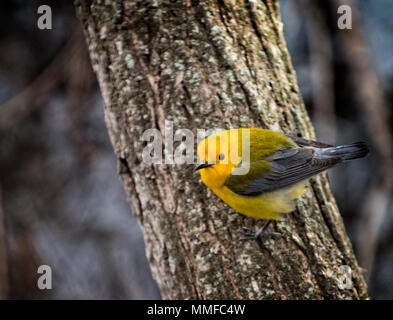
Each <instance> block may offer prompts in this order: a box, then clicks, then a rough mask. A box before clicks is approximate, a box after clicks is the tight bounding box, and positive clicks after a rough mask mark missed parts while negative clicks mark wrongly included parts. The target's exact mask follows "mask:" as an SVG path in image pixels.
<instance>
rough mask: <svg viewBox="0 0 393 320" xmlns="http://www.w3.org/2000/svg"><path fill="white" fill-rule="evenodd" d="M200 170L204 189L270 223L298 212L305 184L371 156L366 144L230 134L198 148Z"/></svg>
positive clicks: (265, 133)
mask: <svg viewBox="0 0 393 320" xmlns="http://www.w3.org/2000/svg"><path fill="white" fill-rule="evenodd" d="M197 152H198V157H199V163H198V164H197V166H196V167H195V170H197V171H199V172H200V174H201V179H202V181H203V183H204V184H205V185H206V186H207V187H209V188H210V189H211V190H212V191H213V192H214V193H215V194H216V195H217V196H218V197H220V198H221V199H222V200H223V201H224V202H226V203H227V204H228V205H229V206H230V207H232V208H233V209H234V210H236V211H237V212H239V213H241V214H244V215H246V216H249V217H253V218H257V219H265V220H268V221H267V222H266V223H265V224H264V226H263V227H262V229H261V230H259V231H258V232H249V231H248V232H245V235H246V238H247V239H251V238H257V237H259V236H261V235H262V234H264V233H263V230H264V229H265V228H266V227H267V225H268V224H269V222H270V221H271V220H277V219H279V218H280V217H281V216H282V215H283V214H285V213H289V212H291V211H293V209H294V202H293V200H294V199H295V198H297V197H299V196H300V195H302V194H303V193H304V187H305V183H306V180H307V179H309V178H310V177H312V176H314V175H316V174H318V173H321V172H322V171H325V170H327V169H329V168H331V167H333V166H335V165H336V164H338V163H340V162H343V161H347V160H352V159H357V158H362V157H364V156H366V155H367V153H368V152H369V150H368V147H367V145H366V144H365V143H364V142H356V143H353V144H349V145H343V146H338V147H334V146H332V145H328V144H325V143H321V142H316V141H312V140H306V139H302V138H291V137H289V136H286V135H284V134H281V133H278V132H274V131H271V130H266V129H254V128H251V129H246V128H245V129H232V130H225V131H221V132H218V133H215V134H213V135H210V136H209V137H207V138H205V139H204V140H202V141H201V142H200V143H199V145H198V150H197Z"/></svg>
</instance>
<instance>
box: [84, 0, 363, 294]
mask: <svg viewBox="0 0 393 320" xmlns="http://www.w3.org/2000/svg"><path fill="white" fill-rule="evenodd" d="M76 7H77V12H78V15H79V17H80V19H81V21H82V22H83V25H84V27H85V32H86V38H87V41H88V45H89V51H90V56H91V60H92V63H93V68H94V70H95V72H96V74H97V77H98V80H99V83H100V87H101V92H102V95H103V98H104V102H105V115H106V122H107V126H108V129H109V132H110V137H111V140H112V144H113V146H114V149H115V152H116V154H117V157H118V159H119V171H120V175H121V178H122V180H123V183H124V185H125V189H126V192H127V194H128V196H129V201H130V203H131V205H132V207H133V209H134V213H135V214H136V216H137V217H138V219H139V222H140V224H141V226H142V229H143V231H144V234H145V240H146V249H147V256H148V259H149V261H150V265H151V268H152V272H153V276H154V277H155V279H156V281H157V282H158V285H159V287H160V289H161V293H162V295H163V297H164V298H194V299H196V298H204V299H207V298H209V299H211V298H226V299H227V298H234V299H244V298H249V299H254V298H267V299H268V298H271V299H274V298H275V299H278V298H284V299H285V298H330V299H335V298H336V299H340V298H349V299H351V298H352V299H359V298H367V292H366V285H365V283H364V281H363V278H362V275H361V273H360V270H359V267H358V265H357V262H356V259H355V257H354V255H353V251H352V247H351V244H350V242H349V239H348V237H347V235H346V233H345V230H344V226H343V223H342V220H341V217H340V215H339V212H338V209H337V207H336V204H335V201H334V198H333V196H332V194H331V192H330V189H329V185H328V183H327V180H326V177H323V178H320V177H319V178H316V179H313V180H312V183H311V187H310V188H308V190H307V192H306V194H305V196H303V198H302V200H301V201H299V202H298V206H297V207H298V210H297V211H296V212H295V213H294V214H293V215H289V216H288V218H287V220H285V221H280V222H278V223H276V224H275V226H274V228H275V230H276V231H277V232H279V233H281V235H282V236H281V237H280V238H279V239H274V240H272V239H264V240H263V241H259V242H247V243H244V242H242V241H240V238H239V235H238V234H237V233H236V230H237V229H240V228H241V227H242V226H244V225H247V226H249V227H250V226H252V227H254V228H256V227H257V226H260V225H261V223H262V222H261V221H255V220H252V219H248V218H245V217H242V216H240V215H238V214H237V213H235V212H233V211H232V210H230V209H229V208H228V207H226V206H224V204H222V203H221V202H218V201H217V200H216V198H215V196H214V195H213V194H211V192H209V191H208V190H207V189H206V188H204V187H203V186H201V184H200V183H199V182H198V181H199V178H198V177H196V176H195V175H193V171H192V168H191V166H189V167H186V166H179V165H165V164H164V165H149V164H146V163H143V161H142V159H141V154H142V150H143V148H144V143H143V142H142V141H141V140H140V139H139V138H138V137H141V136H142V133H143V132H144V130H146V129H148V128H157V129H159V130H160V131H161V133H162V135H164V132H165V121H166V120H170V121H173V122H174V124H175V127H176V128H191V129H192V130H193V132H194V133H195V132H196V129H197V128H211V127H226V128H228V127H240V126H241V127H265V128H266V127H269V128H272V129H276V130H282V131H284V132H288V133H289V132H290V133H294V132H296V133H298V135H299V136H303V137H306V138H313V136H314V133H313V128H312V125H311V123H310V121H309V118H308V116H307V113H306V111H305V109H304V106H303V103H302V100H301V97H300V94H299V91H298V88H297V84H296V79H295V73H294V71H293V68H292V65H291V62H290V58H289V54H288V51H287V48H286V44H285V41H284V37H283V34H282V25H281V21H280V16H279V9H278V3H277V1H273V0H269V1H261V2H251V1H244V2H243V1H241V2H237V3H236V4H233V3H232V2H228V1H222V0H220V1H184V2H161V1H157V2H145V1H123V2H121V3H120V2H111V3H109V4H108V3H103V2H100V1H76ZM342 265H348V266H349V267H350V268H351V270H352V279H353V286H352V287H351V288H350V289H344V290H341V289H340V288H339V279H340V276H341V274H340V272H339V270H340V267H341V266H342Z"/></svg>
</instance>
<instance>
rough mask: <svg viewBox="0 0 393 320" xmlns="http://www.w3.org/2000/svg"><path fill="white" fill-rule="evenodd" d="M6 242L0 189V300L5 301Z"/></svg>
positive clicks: (6, 283)
mask: <svg viewBox="0 0 393 320" xmlns="http://www.w3.org/2000/svg"><path fill="white" fill-rule="evenodd" d="M6 240H7V239H6V234H5V225H4V213H3V204H2V194H1V188H0V300H3V299H7V296H8V294H7V292H8V259H7V244H6Z"/></svg>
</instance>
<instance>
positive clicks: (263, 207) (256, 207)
mask: <svg viewBox="0 0 393 320" xmlns="http://www.w3.org/2000/svg"><path fill="white" fill-rule="evenodd" d="M304 187H305V182H301V183H298V184H295V185H293V186H291V187H288V188H285V189H280V190H278V191H273V192H267V193H264V194H262V195H260V196H255V197H248V196H241V195H239V194H237V193H234V192H232V191H231V190H230V189H229V188H227V187H225V186H223V187H221V188H217V189H213V191H214V193H215V194H216V195H217V196H218V197H220V198H221V199H222V200H223V201H224V202H226V203H227V204H228V205H229V206H230V207H232V208H233V209H234V210H236V211H237V212H239V213H241V214H244V215H246V216H249V217H252V218H256V219H269V220H270V219H271V220H277V219H280V218H281V216H282V215H283V214H284V213H289V212H291V211H293V210H294V202H293V199H295V198H297V197H299V196H300V195H302V194H303V193H304Z"/></svg>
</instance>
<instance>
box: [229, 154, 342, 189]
mask: <svg viewBox="0 0 393 320" xmlns="http://www.w3.org/2000/svg"><path fill="white" fill-rule="evenodd" d="M260 161H264V162H265V164H266V161H268V162H270V170H259V172H260V174H259V175H258V174H257V173H258V170H255V169H254V168H255V167H256V166H257V163H258V161H256V162H254V163H251V166H250V169H251V170H250V173H249V174H247V175H246V176H245V177H243V178H241V176H233V175H231V176H230V177H228V179H227V180H226V181H225V185H226V186H227V187H228V188H230V189H231V190H232V191H233V192H235V193H237V194H240V195H243V196H257V195H260V194H262V193H265V192H271V191H274V190H277V189H280V188H285V187H288V186H290V185H293V184H296V183H298V182H300V181H303V180H306V179H308V178H310V177H312V176H314V175H316V174H318V173H320V172H322V171H324V170H326V169H329V168H331V167H333V166H334V165H335V164H337V163H339V162H340V161H341V157H339V156H334V157H329V158H318V157H317V156H316V152H315V150H314V149H313V148H296V149H286V150H279V151H277V152H276V153H274V154H273V155H272V156H270V157H269V158H268V159H261V160H260ZM250 175H251V176H250ZM244 181H246V183H247V185H245V184H244Z"/></svg>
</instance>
